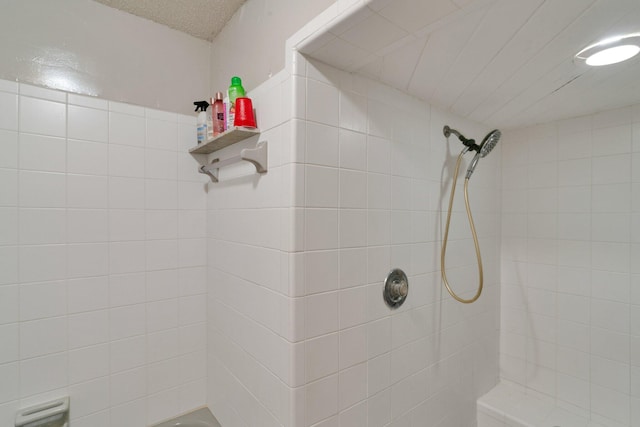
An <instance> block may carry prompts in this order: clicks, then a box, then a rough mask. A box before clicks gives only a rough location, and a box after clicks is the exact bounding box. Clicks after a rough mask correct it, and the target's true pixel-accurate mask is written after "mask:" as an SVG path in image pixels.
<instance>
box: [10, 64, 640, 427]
mask: <svg viewBox="0 0 640 427" xmlns="http://www.w3.org/2000/svg"><path fill="white" fill-rule="evenodd" d="M293 62H294V64H293V65H292V66H290V67H287V68H286V69H285V70H284V71H282V72H280V73H278V74H276V75H275V76H273V77H272V78H270V79H269V80H268V81H267V82H265V83H263V84H262V85H260V86H259V87H258V88H255V89H254V90H252V91H251V93H250V94H251V96H252V97H254V100H255V105H256V108H257V111H258V120H259V126H260V128H261V131H262V133H261V136H260V137H259V138H256V139H258V140H265V141H268V142H269V172H268V174H266V175H264V176H260V177H258V176H257V175H253V174H252V173H251V168H250V167H249V168H246V167H244V166H241V165H240V166H237V167H231V168H228V169H225V170H223V171H222V176H221V178H222V179H221V182H220V183H219V184H216V185H213V184H208V183H207V179H206V177H203V176H201V175H199V174H197V173H196V165H197V163H196V162H195V161H194V159H193V158H192V157H191V156H190V155H188V154H187V149H188V148H190V147H191V146H192V145H193V141H194V139H195V136H194V120H193V117H191V116H184V115H180V114H175V113H168V112H164V111H158V110H155V109H151V108H143V107H137V106H132V105H129V104H123V103H119V102H112V101H109V100H104V99H99V98H95V97H84V96H78V95H74V94H71V93H64V92H58V91H50V90H46V89H42V88H39V87H34V86H30V85H25V84H20V85H18V84H16V83H14V82H8V81H5V80H2V81H0V110H1V111H2V112H3V114H2V115H0V342H2V343H3V345H2V346H0V378H2V379H3V381H0V424H2V425H5V424H6V425H12V424H11V423H12V422H13V416H14V413H15V410H16V409H17V408H18V407H23V406H26V405H29V404H31V403H35V402H39V401H41V400H44V399H48V398H51V397H57V396H58V395H59V394H70V395H71V397H72V408H73V411H72V422H73V426H74V427H78V426H90V427H96V426H100V427H102V426H110V425H111V426H114V427H115V426H119V427H122V426H131V427H140V426H144V425H147V424H150V423H153V422H156V421H160V420H163V419H166V418H169V417H172V416H174V415H176V414H179V413H182V412H185V411H188V410H190V409H193V408H197V407H200V406H203V405H208V406H209V407H210V408H211V409H212V410H213V412H214V413H215V414H216V416H217V417H218V419H219V420H220V421H221V422H222V424H223V425H224V426H236V425H238V426H255V425H273V426H290V427H294V426H295V427H298V426H305V427H306V426H309V427H311V426H314V427H329V426H338V425H340V426H359V425H368V426H388V425H391V426H394V427H399V426H410V425H429V426H456V427H459V426H473V425H475V420H476V409H475V408H476V407H475V401H476V399H477V397H478V396H480V395H482V394H483V393H485V392H486V391H488V390H489V389H491V388H492V387H493V386H494V385H495V384H496V383H497V382H498V381H499V380H503V381H509V382H511V383H514V384H518V385H520V386H522V387H524V390H525V391H526V392H527V393H529V394H530V395H532V396H536V397H539V398H543V399H546V400H547V401H551V402H552V403H553V404H554V405H557V406H558V407H560V408H564V409H566V410H568V411H570V412H573V413H576V414H580V415H584V416H585V417H587V418H589V419H591V420H592V422H593V423H594V424H593V425H598V426H600V425H605V426H608V427H614V426H615V427H619V426H629V425H636V424H637V423H638V422H639V420H640V413H638V411H637V408H638V407H640V405H639V403H640V402H639V398H640V391H639V388H638V384H639V382H638V381H639V379H640V377H639V375H640V374H639V372H640V371H638V367H639V366H640V356H639V354H640V353H639V352H638V350H639V349H640V347H639V345H638V344H639V343H640V341H638V332H637V331H638V330H640V328H639V326H640V317H639V313H640V312H639V311H638V307H640V294H638V291H637V288H638V285H639V284H640V282H638V280H639V278H640V271H639V270H638V267H637V265H636V264H637V263H636V262H635V260H636V259H637V258H638V254H639V253H640V252H639V251H638V249H639V248H640V246H638V242H639V239H640V237H639V234H638V224H639V223H640V222H639V221H640V218H638V212H639V208H638V206H640V204H639V200H640V199H639V197H640V193H639V189H640V187H638V183H639V182H640V178H639V176H640V175H639V174H638V170H640V166H639V163H638V162H639V161H640V157H639V153H640V107H639V106H632V107H628V108H624V109H618V110H612V111H605V112H602V113H598V114H595V115H591V116H585V117H580V118H576V119H568V120H562V121H557V122H553V123H548V124H544V125H539V126H535V127H529V128H525V129H506V130H504V129H503V131H504V136H503V138H502V140H501V142H500V144H499V145H498V147H497V148H496V150H495V151H494V153H493V154H492V155H491V156H490V157H487V158H486V159H484V160H483V163H482V164H481V165H480V166H479V168H478V170H477V171H476V173H475V175H474V178H473V181H472V182H471V184H470V193H471V204H472V207H473V210H474V217H475V219H476V222H477V228H478V231H479V233H480V242H481V245H482V254H483V259H484V261H485V269H486V289H485V293H484V294H483V297H482V298H481V300H480V301H479V302H478V303H477V304H474V305H472V306H461V305H458V304H457V303H453V302H452V301H451V299H450V298H449V297H448V296H446V294H443V292H442V288H441V286H440V277H439V262H438V260H439V248H440V241H441V237H442V228H441V227H442V223H443V215H442V212H443V210H445V209H446V202H447V197H448V191H449V188H450V187H449V185H450V184H451V173H452V167H453V162H454V160H455V156H456V155H457V153H458V149H459V148H460V147H459V146H457V145H456V144H455V143H454V142H453V141H450V142H449V144H447V143H446V142H445V139H444V138H443V136H442V127H443V125H445V124H449V125H452V126H454V127H457V128H459V129H461V130H462V129H464V133H465V134H467V135H468V136H469V135H473V136H474V137H479V136H481V135H484V134H486V132H487V131H488V130H490V129H489V128H488V127H487V126H485V125H482V124H478V123H473V122H469V121H467V120H464V119H462V118H459V117H455V116H452V115H450V114H448V113H444V112H442V111H439V110H438V109H436V108H434V107H432V106H430V105H428V104H425V103H424V102H422V101H420V100H417V99H415V98H412V97H411V96H408V95H406V94H403V93H400V92H398V91H396V90H393V89H390V88H389V87H386V86H384V85H381V84H379V83H375V82H373V81H370V80H367V79H365V78H362V77H358V76H355V75H352V74H349V73H346V72H343V71H340V70H337V69H334V68H331V67H328V66H325V65H322V64H319V63H317V62H315V61H308V60H307V59H305V58H304V57H301V56H294V59H293ZM256 139H252V140H250V141H247V142H245V143H243V144H244V145H243V146H250V145H251V144H253V143H255V142H256ZM241 146H242V144H241ZM237 148H238V147H235V148H228V149H225V150H226V151H223V152H221V155H223V156H225V155H232V154H233V153H234V150H236V149H237ZM466 227H467V225H466V218H465V214H464V207H463V206H462V204H461V203H459V201H458V203H457V204H456V205H455V206H454V215H453V225H452V233H453V235H452V236H451V238H452V241H451V243H450V253H449V257H448V265H450V266H451V270H452V271H451V273H450V276H451V281H452V283H453V284H454V287H456V289H460V290H461V291H462V292H466V293H471V292H472V291H473V290H474V285H475V274H476V272H475V264H474V263H475V260H474V258H473V246H472V242H471V240H470V238H469V233H468V230H467V228H466ZM392 267H401V268H403V269H404V270H405V271H406V272H407V273H408V275H409V279H410V291H409V292H410V297H409V299H408V301H407V303H406V304H405V305H404V306H403V307H402V308H400V309H398V310H395V311H390V310H389V309H387V308H386V306H385V305H384V303H383V300H382V295H381V289H380V287H381V282H382V280H383V278H384V276H385V275H386V273H387V271H388V270H389V269H390V268H392ZM458 287H459V288H458ZM45 372H46V373H47V375H43V373H45ZM596 423H597V424H596Z"/></svg>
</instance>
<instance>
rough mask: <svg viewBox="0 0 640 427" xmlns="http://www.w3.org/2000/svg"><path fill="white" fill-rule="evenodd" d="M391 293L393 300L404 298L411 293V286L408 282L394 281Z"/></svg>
mask: <svg viewBox="0 0 640 427" xmlns="http://www.w3.org/2000/svg"><path fill="white" fill-rule="evenodd" d="M390 293H391V297H392V298H393V299H397V298H404V297H406V296H407V294H408V293H409V285H408V284H407V282H400V281H396V280H394V281H393V282H392V283H391V289H390Z"/></svg>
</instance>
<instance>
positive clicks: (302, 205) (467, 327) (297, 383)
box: [208, 57, 500, 427]
mask: <svg viewBox="0 0 640 427" xmlns="http://www.w3.org/2000/svg"><path fill="white" fill-rule="evenodd" d="M297 61H298V63H297V67H298V69H302V70H306V74H303V75H301V76H296V77H293V78H290V77H288V74H286V72H285V73H281V74H279V75H277V76H276V77H274V78H273V79H272V80H270V81H268V82H267V83H265V84H264V85H262V86H260V88H258V89H257V90H256V91H255V92H253V93H250V96H251V97H252V98H254V102H255V104H256V108H257V111H261V110H260V109H261V108H266V109H270V110H272V111H271V112H270V114H269V117H271V119H270V123H269V124H265V126H266V127H267V129H262V130H263V134H262V136H261V137H260V139H265V140H267V139H268V141H269V145H270V153H269V155H270V156H271V152H272V151H275V150H280V151H279V152H280V153H281V154H280V155H279V157H276V160H274V161H273V163H272V159H273V157H270V160H269V172H268V173H267V174H266V175H263V176H260V177H255V176H251V175H250V176H249V177H247V176H246V175H247V174H244V175H243V174H241V173H238V174H237V175H234V176H231V175H228V177H229V178H228V179H227V180H223V181H222V182H221V183H219V184H217V185H215V186H209V197H208V203H209V205H208V206H209V208H210V211H209V212H208V213H209V215H210V216H209V224H210V225H211V226H210V229H209V291H210V294H209V297H210V298H209V319H208V323H209V325H210V331H209V338H208V339H209V342H210V343H211V347H210V352H211V353H210V354H209V356H208V358H209V373H210V376H209V379H208V383H209V389H208V401H209V405H210V407H211V408H212V409H213V411H214V413H215V414H216V416H217V417H218V419H219V420H220V421H221V422H222V424H223V425H230V426H234V425H255V424H256V422H257V421H255V420H257V419H259V420H260V421H261V422H265V420H269V423H271V424H273V425H282V426H291V427H293V426H295V427H298V426H310V427H311V426H333V425H339V423H340V422H341V423H342V424H340V425H345V426H352V425H368V426H377V425H380V426H383V425H387V424H389V423H390V422H392V421H393V422H394V423H397V424H398V425H404V424H402V423H403V422H408V421H407V420H410V419H412V418H414V419H416V420H417V419H420V420H421V421H420V422H419V423H418V424H417V425H422V424H424V422H427V423H430V425H431V424H434V423H436V422H438V421H440V420H444V419H447V420H448V421H449V422H450V423H452V424H451V425H471V424H472V423H473V422H474V420H475V410H474V408H475V407H474V405H473V404H470V405H469V406H468V408H466V409H465V410H464V411H458V410H456V408H454V407H453V406H451V405H449V406H447V407H446V408H444V409H442V410H441V411H440V412H439V414H438V415H426V416H425V415H424V414H425V412H426V413H429V411H430V410H431V409H432V408H434V407H439V406H441V405H440V402H442V401H443V400H445V399H449V398H450V396H451V393H452V391H453V389H454V387H455V390H456V393H461V395H463V396H464V397H462V399H464V400H465V401H468V402H474V401H475V399H476V398H477V397H478V395H479V394H481V392H482V391H486V390H488V389H489V388H491V387H492V386H493V385H494V384H495V382H496V381H497V378H498V371H497V357H498V329H497V327H498V324H497V319H498V292H497V284H498V274H497V272H498V260H499V257H498V252H497V251H498V244H499V241H498V238H497V236H498V233H499V231H500V229H499V227H498V226H497V224H498V221H497V220H496V219H495V218H496V217H497V216H498V215H499V203H498V201H499V200H500V196H499V191H498V188H499V183H500V180H499V177H500V175H499V172H496V171H499V163H500V158H499V155H497V156H494V157H489V158H487V159H485V162H486V163H484V164H483V166H484V167H485V168H484V169H483V168H482V166H481V167H480V168H479V170H478V172H477V176H474V178H475V180H474V183H473V185H472V203H473V204H474V208H475V209H476V210H477V212H478V218H477V222H478V228H479V229H480V230H481V234H482V236H483V241H482V247H483V251H484V252H483V255H484V256H485V268H486V282H485V283H486V285H487V288H486V291H485V292H486V293H485V295H484V296H483V300H482V302H481V303H479V304H478V305H475V306H473V307H458V306H456V305H454V304H452V303H451V301H450V298H449V297H448V296H447V297H445V296H444V295H443V294H442V288H441V284H440V279H439V272H438V268H437V267H436V265H437V264H438V263H437V260H438V255H437V254H438V249H439V244H440V242H439V240H438V239H439V237H436V231H435V230H437V229H439V227H440V221H442V219H443V217H442V215H441V210H442V209H443V208H444V207H445V206H444V202H442V201H439V200H440V199H438V194H440V188H441V186H442V185H441V183H440V180H441V175H443V173H442V171H441V169H442V164H445V159H447V158H446V157H445V156H446V155H447V153H446V150H445V148H446V141H445V139H444V137H442V136H439V135H442V133H441V132H442V130H441V129H442V126H443V125H444V124H445V122H447V123H449V121H451V122H450V123H449V124H452V125H456V126H458V127H461V128H463V129H465V131H466V132H467V133H476V132H477V133H482V132H483V131H486V129H484V128H483V127H482V126H479V125H477V124H474V123H469V122H466V121H463V120H462V119H456V118H455V117H450V116H447V115H444V114H441V113H439V112H437V111H435V110H432V108H431V107H430V106H428V105H426V104H424V103H422V102H420V101H418V100H416V99H413V98H411V97H409V96H407V95H405V94H401V93H399V92H397V91H394V90H391V89H389V88H385V87H383V86H380V85H377V84H375V83H372V82H370V81H367V80H362V79H360V78H357V77H354V76H352V75H348V74H346V73H343V72H341V71H339V70H335V69H331V68H327V67H324V66H322V65H320V64H316V63H308V62H306V60H305V59H304V58H301V57H298V58H297ZM301 64H302V68H300V67H301ZM276 93H286V94H287V96H288V98H286V99H285V100H284V101H285V103H286V102H290V103H292V104H293V105H294V106H295V105H298V106H300V105H302V106H303V108H300V107H291V108H287V107H286V106H282V115H281V117H279V118H276V117H277V115H275V114H274V113H273V110H275V111H277V110H278V108H279V106H278V100H279V99H280V98H279V97H278V96H276V95H275V94H276ZM261 117H263V116H262V115H261V114H258V118H259V121H260V118H261ZM293 117H295V119H293ZM259 125H260V126H261V127H262V126H263V123H260V122H259ZM272 126H275V127H272ZM288 127H290V128H291V132H292V133H291V135H292V137H291V139H290V140H289V139H284V141H279V140H277V139H276V140H274V138H269V136H270V135H278V132H279V130H280V129H282V131H283V132H284V131H285V130H286V129H288ZM265 130H266V132H265ZM287 132H288V131H287ZM431 135H434V137H433V138H432V137H431ZM252 143H254V142H249V143H247V146H249V145H250V144H252ZM275 144H279V145H276V147H275V148H274V147H273V145H275ZM458 148H460V147H457V146H455V147H452V151H454V150H455V151H457V150H458ZM226 150H227V151H222V152H221V153H220V156H221V157H224V156H226V155H232V154H233V152H234V150H237V148H234V149H226ZM277 152H278V151H276V153H277ZM432 158H437V160H431V159H432ZM447 160H448V162H447V164H450V161H451V160H450V159H447ZM290 162H294V163H290ZM432 164H433V165H437V168H438V169H437V170H427V171H425V168H428V167H429V165H432ZM425 165H426V166H425ZM293 168H295V169H296V171H297V172H296V173H295V174H294V175H293V176H292V175H291V174H289V172H288V171H289V170H292V169H293ZM246 170H247V173H248V174H251V169H246ZM448 173H449V174H450V172H448ZM443 176H447V173H444V175H443ZM290 177H292V178H290ZM290 179H293V182H292V183H290V182H289V180H290ZM249 183H251V184H252V185H248V184H249ZM448 184H449V182H448V181H447V182H446V185H448ZM291 186H293V187H294V188H295V189H294V190H293V191H290V190H288V188H291ZM274 189H275V190H276V192H277V191H280V192H282V193H283V194H284V196H285V197H277V196H275V194H277V193H273V191H274ZM473 191H477V193H475V194H474V193H473ZM446 192H447V189H446V188H445V190H444V192H443V193H442V194H443V195H444V194H447V193H446ZM479 195H482V196H484V197H480V196H479ZM429 198H432V199H433V198H435V200H431V201H429V200H428V199H429ZM423 199H424V200H423ZM442 200H444V196H443V197H442ZM269 202H270V203H269ZM274 203H275V204H274ZM293 206H298V207H299V209H297V210H296V213H295V215H294V217H295V220H294V221H292V216H291V215H290V213H289V207H293ZM456 209H457V210H458V212H460V209H463V207H462V205H461V204H458V205H457V208H456ZM460 213H461V212H460ZM274 214H275V215H276V218H277V217H278V216H279V217H280V218H281V220H280V221H275V222H271V221H270V220H269V218H270V217H271V216H272V215H274ZM461 219H462V216H461V215H460V220H458V221H457V222H456V225H455V226H456V227H459V228H462V227H463V226H466V225H465V224H464V223H463V222H462V221H461ZM255 223H260V224H269V225H268V226H266V227H260V228H258V227H256V226H255V225H254V224H255ZM214 224H223V225H221V226H219V227H216V226H214ZM248 231H251V232H248ZM274 232H276V233H279V234H281V235H282V236H292V240H293V241H294V242H296V243H294V244H293V245H290V244H289V243H288V242H289V241H288V240H287V238H279V239H278V238H276V239H274V242H275V244H270V243H267V241H268V240H270V239H268V237H267V233H274ZM456 233H458V234H457V235H456V239H457V240H458V241H459V242H460V243H465V244H466V245H468V246H469V248H472V246H471V245H472V242H471V240H470V238H469V237H470V236H469V235H466V234H464V233H463V232H462V231H460V230H457V231H456ZM460 239H464V240H460ZM460 247H461V248H462V246H461V245H460ZM274 252H275V253H274ZM456 252H457V253H456ZM464 253H465V252H464V250H460V251H456V250H455V249H452V250H451V255H450V258H449V263H450V265H451V266H458V267H462V266H466V265H469V266H470V267H471V268H466V269H464V271H463V272H461V273H459V274H457V275H455V274H454V276H455V278H456V282H467V281H472V282H475V274H476V273H475V270H474V268H473V267H474V265H473V264H469V263H468V261H465V260H464V259H463V257H462V255H461V254H464ZM274 255H276V256H274ZM392 266H393V267H401V268H403V269H405V271H406V272H407V274H408V275H409V277H410V280H411V283H412V286H413V287H412V288H411V289H412V290H411V291H410V292H411V296H410V298H409V300H408V302H407V303H406V304H405V306H403V307H402V308H401V309H399V310H397V311H393V312H392V311H391V310H389V309H388V308H386V306H385V305H384V302H383V299H382V296H381V287H382V282H383V279H384V277H385V275H386V274H387V272H388V271H389V269H390V268H391V267H392ZM271 269H275V270H276V271H279V273H278V274H277V279H276V282H280V284H277V283H276V284H275V286H274V284H272V283H270V280H269V275H271V274H272V273H270V270H271ZM456 270H460V268H456ZM256 273H259V274H256ZM283 285H286V286H283ZM471 291H472V289H469V290H466V292H471ZM478 351H479V352H480V353H482V354H485V355H486V356H485V357H482V358H480V359H478V360H476V361H475V363H474V362H473V355H475V354H476V353H477V352H478ZM392 366H394V368H393V369H392ZM456 372H466V373H468V375H465V376H464V378H459V377H457V375H456V374H455V373H456ZM474 376H475V377H474ZM433 384H442V386H434V385H433ZM454 384H455V386H454ZM445 385H447V386H445ZM267 387H268V388H267ZM264 390H269V393H268V394H265V393H264ZM418 391H419V392H418ZM273 399H277V400H279V401H280V402H285V403H284V405H283V404H275V402H274V401H273ZM256 417H258V418H256ZM340 420H341V421H340ZM425 420H426V421H425ZM421 423H422V424H421ZM394 425H395V424H394ZM434 425H435V424H434Z"/></svg>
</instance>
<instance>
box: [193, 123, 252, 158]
mask: <svg viewBox="0 0 640 427" xmlns="http://www.w3.org/2000/svg"><path fill="white" fill-rule="evenodd" d="M255 135H260V131H259V130H258V129H256V128H247V127H242V126H238V127H232V128H231V129H228V130H226V131H225V132H224V133H221V134H220V135H218V136H216V137H215V138H211V139H209V140H207V141H206V142H203V143H202V144H200V145H198V146H196V147H193V148H191V149H189V153H191V154H209V153H213V152H214V151H218V150H221V149H223V148H224V147H228V146H230V145H233V144H235V143H236V142H240V141H243V140H245V139H247V138H251V137H252V136H255Z"/></svg>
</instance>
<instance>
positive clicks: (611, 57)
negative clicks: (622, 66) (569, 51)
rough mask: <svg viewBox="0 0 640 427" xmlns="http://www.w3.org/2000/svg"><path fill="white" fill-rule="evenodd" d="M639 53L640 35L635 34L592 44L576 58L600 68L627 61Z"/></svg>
mask: <svg viewBox="0 0 640 427" xmlns="http://www.w3.org/2000/svg"><path fill="white" fill-rule="evenodd" d="M638 53H640V33H635V34H627V35H626V36H619V37H613V38H610V39H606V40H602V41H600V42H598V43H596V44H592V45H591V46H589V47H586V48H584V49H582V50H581V51H580V52H578V53H577V54H576V56H575V58H576V60H579V61H584V62H585V63H586V64H587V65H591V66H594V67H598V66H600V65H609V64H616V63H618V62H622V61H626V60H627V59H630V58H633V57H634V56H636V55H637V54H638Z"/></svg>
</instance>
